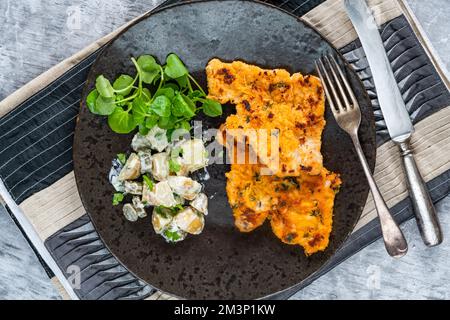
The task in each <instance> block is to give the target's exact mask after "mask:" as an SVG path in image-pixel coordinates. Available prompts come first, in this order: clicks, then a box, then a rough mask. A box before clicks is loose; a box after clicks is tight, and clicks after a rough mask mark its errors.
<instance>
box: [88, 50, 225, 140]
mask: <svg viewBox="0 0 450 320" xmlns="http://www.w3.org/2000/svg"><path fill="white" fill-rule="evenodd" d="M131 61H132V63H133V65H134V67H135V69H136V75H135V76H134V77H132V76H130V75H127V74H121V75H120V76H119V77H118V78H117V79H116V80H115V81H114V82H113V83H112V84H111V82H110V81H109V79H107V78H106V77H105V76H103V75H99V76H98V77H97V79H96V81H95V89H94V90H92V91H91V92H90V93H89V95H88V96H87V98H86V104H87V106H88V108H89V110H90V111H91V112H92V113H94V114H97V115H101V116H108V124H109V126H110V128H111V129H112V130H113V131H114V132H116V133H122V134H127V133H130V132H132V131H133V130H135V129H136V128H138V129H139V132H140V133H141V134H146V133H147V132H148V131H149V130H150V129H151V128H153V127H154V126H156V125H158V126H159V127H160V128H162V129H166V130H168V132H169V133H170V132H171V131H173V130H175V129H179V128H183V129H185V130H188V131H189V130H190V129H191V127H190V124H189V121H190V120H191V119H192V118H193V117H194V116H195V115H196V114H197V113H198V112H200V111H202V112H203V113H204V114H205V115H207V116H209V117H217V116H220V115H222V105H221V104H220V103H219V102H217V101H215V100H212V99H209V98H208V97H207V95H206V93H205V91H204V90H203V89H202V87H201V86H200V85H199V84H198V82H197V81H196V80H195V79H194V77H193V76H192V75H190V74H189V71H188V69H187V68H186V66H185V65H184V63H183V62H182V61H181V59H180V58H179V57H178V56H177V55H176V54H173V53H172V54H169V55H168V56H167V58H166V64H165V65H160V64H159V63H158V62H157V61H156V59H155V58H154V57H153V56H151V55H142V56H140V57H138V59H137V60H136V59H135V58H131Z"/></svg>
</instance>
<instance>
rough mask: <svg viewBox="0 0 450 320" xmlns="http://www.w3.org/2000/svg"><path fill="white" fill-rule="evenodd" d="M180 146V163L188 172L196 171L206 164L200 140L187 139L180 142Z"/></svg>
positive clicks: (203, 148) (203, 146) (205, 154)
mask: <svg viewBox="0 0 450 320" xmlns="http://www.w3.org/2000/svg"><path fill="white" fill-rule="evenodd" d="M180 148H181V151H182V156H181V159H180V164H181V165H182V166H183V167H185V169H186V170H187V171H188V172H194V171H197V170H198V169H201V168H204V167H206V166H207V165H208V157H207V153H206V149H205V145H204V144H203V141H202V140H200V139H192V140H187V141H185V142H183V143H181V144H180Z"/></svg>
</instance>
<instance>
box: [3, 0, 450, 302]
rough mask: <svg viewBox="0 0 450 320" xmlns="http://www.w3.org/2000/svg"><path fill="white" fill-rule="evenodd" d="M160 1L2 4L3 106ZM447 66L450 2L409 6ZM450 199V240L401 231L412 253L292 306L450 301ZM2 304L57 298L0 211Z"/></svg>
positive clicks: (363, 255) (379, 259)
mask: <svg viewBox="0 0 450 320" xmlns="http://www.w3.org/2000/svg"><path fill="white" fill-rule="evenodd" d="M160 1H161V0H143V1H133V0H108V1H101V0H95V1H92V0H91V1H88V0H79V1H76V2H73V1H69V0H53V1H48V0H24V1H12V0H2V1H0V100H1V99H3V98H4V97H6V96H7V95H9V94H11V93H12V92H13V91H14V90H16V89H18V88H20V87H21V86H22V85H24V84H25V83H27V82H28V81H30V80H32V79H33V78H34V77H36V76H37V75H39V74H40V73H42V72H44V71H46V70H47V69H48V68H50V67H51V66H53V65H55V64H57V63H58V62H60V61H62V60H63V59H65V58H67V57H69V56H71V55H72V54H74V53H76V52H77V51H78V50H80V49H82V48H83V47H85V46H86V45H88V44H90V43H91V42H92V41H95V40H96V39H97V38H99V37H101V36H103V35H105V34H107V33H109V32H111V31H112V30H114V29H115V28H117V27H119V26H120V25H122V24H123V23H124V22H126V21H128V20H130V19H132V18H134V17H136V16H137V15H139V14H141V13H142V12H144V11H146V10H149V9H151V8H152V7H153V6H154V5H155V4H156V3H159V2H160ZM408 2H409V3H410V5H411V7H412V8H413V10H414V11H415V12H416V14H417V16H418V18H419V20H420V21H421V22H422V24H423V27H424V29H425V31H426V32H427V34H428V36H429V37H430V39H431V41H432V43H433V45H434V46H435V48H436V51H437V52H438V53H439V54H440V56H441V58H442V60H444V63H445V64H446V65H447V69H448V68H449V66H450V47H449V46H448V37H449V33H450V32H449V31H450V21H449V20H448V17H449V16H450V3H449V1H448V0H428V1H421V0H408ZM449 211H450V196H449V197H447V198H446V199H444V200H443V201H441V202H440V203H439V205H438V212H439V216H440V219H441V222H442V225H443V229H444V236H446V238H445V240H444V243H443V244H442V245H441V246H439V247H437V248H432V249H430V248H425V246H424V245H423V243H422V240H421V239H420V236H419V234H418V230H417V226H416V224H415V222H414V221H409V222H407V223H405V224H404V225H402V229H403V230H404V232H405V234H406V236H407V239H408V241H409V243H410V252H409V253H408V255H407V256H406V257H404V258H402V259H401V260H393V259H390V258H389V257H388V256H387V255H386V253H385V251H384V247H383V243H382V242H381V241H377V242H375V243H373V244H372V245H370V246H369V247H367V248H366V249H364V250H362V251H361V252H359V253H358V254H356V255H355V256H353V257H351V258H350V259H348V260H347V261H345V262H344V263H342V264H341V265H340V266H338V267H337V268H335V269H334V270H332V271H331V272H329V273H328V274H326V275H325V276H323V277H322V278H320V279H319V280H317V281H316V282H314V283H313V284H312V285H310V286H309V287H307V288H305V289H304V290H302V291H300V292H299V293H297V294H296V295H295V296H294V297H293V298H294V299H365V298H370V299H430V298H435V299H446V298H447V299H448V298H450V296H449V295H450V293H449V292H450V272H449V271H450V266H449V265H448V263H447V262H448V261H449V259H450V241H449V240H448V236H447V235H448V234H450V214H449V213H450V212H449ZM0 231H1V234H2V236H1V237H0V299H57V298H59V295H58V293H57V292H56V291H55V289H54V288H53V286H52V284H51V283H50V280H49V279H48V277H47V275H46V273H45V272H44V270H43V269H42V267H41V266H40V264H39V262H38V261H37V259H36V257H35V255H34V253H33V251H32V250H31V248H30V247H29V246H28V244H27V243H26V241H25V239H24V238H23V236H22V235H21V234H20V231H19V230H18V229H17V227H16V226H15V225H14V222H13V221H12V220H11V218H10V217H9V216H8V214H7V212H6V211H5V210H2V209H0Z"/></svg>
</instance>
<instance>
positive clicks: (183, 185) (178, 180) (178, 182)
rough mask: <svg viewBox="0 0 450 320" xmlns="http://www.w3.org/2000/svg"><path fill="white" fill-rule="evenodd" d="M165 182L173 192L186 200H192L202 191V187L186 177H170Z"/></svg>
mask: <svg viewBox="0 0 450 320" xmlns="http://www.w3.org/2000/svg"><path fill="white" fill-rule="evenodd" d="M167 182H168V184H169V186H170V188H172V190H173V192H174V193H176V194H178V195H179V196H182V197H183V198H185V199H186V200H193V199H194V198H195V197H196V196H197V195H198V194H199V193H200V191H201V190H202V185H201V184H200V183H198V182H197V181H194V180H192V179H191V178H188V177H179V176H170V177H168V178H167Z"/></svg>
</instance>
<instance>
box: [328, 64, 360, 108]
mask: <svg viewBox="0 0 450 320" xmlns="http://www.w3.org/2000/svg"><path fill="white" fill-rule="evenodd" d="M330 58H331V61H332V62H333V64H334V66H335V68H336V69H337V71H338V73H339V75H340V77H341V79H342V82H343V83H344V86H345V88H346V89H347V93H348V95H349V97H350V99H351V100H352V104H353V107H354V108H359V105H358V100H356V96H355V93H354V92H353V90H352V88H351V87H350V84H349V83H348V80H347V77H346V76H345V75H344V73H343V72H342V68H341V67H340V66H339V64H338V63H337V61H336V59H334V57H333V56H330Z"/></svg>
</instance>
